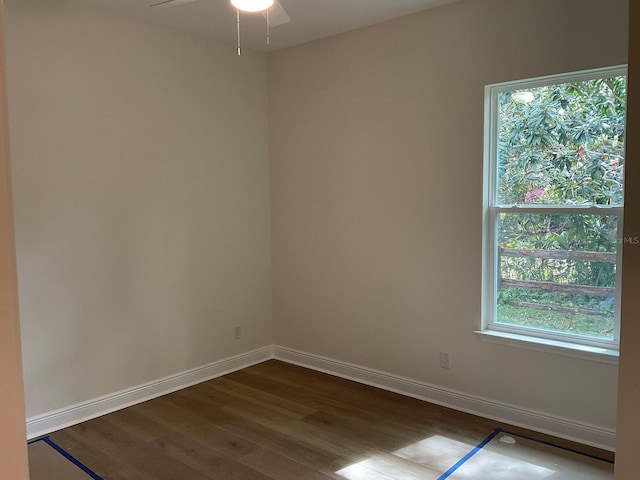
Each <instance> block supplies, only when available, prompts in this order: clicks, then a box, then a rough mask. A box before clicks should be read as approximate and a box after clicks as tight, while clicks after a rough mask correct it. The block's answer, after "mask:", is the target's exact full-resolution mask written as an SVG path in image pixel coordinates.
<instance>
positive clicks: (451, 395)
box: [27, 346, 616, 451]
mask: <svg viewBox="0 0 640 480" xmlns="http://www.w3.org/2000/svg"><path fill="white" fill-rule="evenodd" d="M271 358H276V359H278V360H282V361H284V362H288V363H292V364H295V365H300V366H302V367H306V368H311V369H313V370H318V371H321V372H324V373H328V374H330V375H335V376H337V377H342V378H346V379H349V380H354V381H356V382H359V383H364V384H367V385H371V386H374V387H378V388H382V389H384V390H389V391H392V392H396V393H399V394H402V395H407V396H409V397H413V398H418V399H420V400H425V401H427V402H431V403H435V404H437V405H442V406H445V407H449V408H453V409H455V410H460V411H463V412H467V413H471V414H474V415H478V416H481V417H485V418H489V419H492V420H496V421H499V422H505V423H508V424H511V425H516V426H520V427H524V428H528V429H530V430H534V431H538V432H542V433H547V434H550V435H554V436H557V437H561V438H566V439H568V440H573V441H576V442H579V443H583V444H585V445H592V446H594V447H598V448H602V449H605V450H609V451H615V439H616V433H615V430H613V429H608V428H604V427H598V426H594V425H587V424H584V423H579V422H576V421H574V420H569V419H565V418H560V417H554V416H551V415H548V414H544V413H540V412H535V411H532V410H526V409H523V408H520V407H516V406H513V405H508V404H505V403H500V402H497V401H495V400H490V399H485V398H481V397H477V396H474V395H469V394H466V393H463V392H458V391H455V390H451V389H446V388H442V387H438V386H435V385H430V384H428V383H424V382H419V381H416V380H412V379H409V378H404V377H400V376H397V375H391V374H389V373H385V372H381V371H377V370H373V369H370V368H366V367H362V366H358V365H353V364H350V363H346V362H341V361H338V360H333V359H330V358H326V357H321V356H319V355H314V354H310V353H306V352H301V351H298V350H292V349H289V348H285V347H281V346H267V347H264V348H261V349H258V350H254V351H252V352H248V353H244V354H241V355H236V356H233V357H229V358H226V359H223V360H220V361H217V362H214V363H211V364H209V365H205V366H202V367H198V368H194V369H192V370H188V371H185V372H181V373H178V374H175V375H171V376H169V377H165V378H161V379H159V380H156V381H153V382H149V383H146V384H143V385H139V386H137V387H133V388H129V389H126V390H122V391H120V392H116V393H113V394H111V395H106V396H104V397H100V398H96V399H94V400H90V401H87V402H83V403H79V404H77V405H72V406H70V407H67V408H63V409H60V410H56V411H54V412H49V413H46V414H43V415H37V416H34V417H30V418H28V419H27V437H28V438H29V439H33V438H37V437H39V436H42V435H46V434H48V433H51V432H54V431H56V430H60V429H62V428H66V427H69V426H71V425H76V424H78V423H81V422H84V421H87V420H90V419H92V418H96V417H100V416H102V415H106V414H108V413H111V412H115V411H116V410H121V409H123V408H126V407H129V406H132V405H135V404H138V403H141V402H145V401H147V400H151V399H153V398H156V397H159V396H161V395H166V394H167V393H171V392H175V391H177V390H181V389H183V388H186V387H189V386H191V385H195V384H197V383H201V382H205V381H207V380H211V379H212V378H216V377H219V376H222V375H226V374H227V373H231V372H234V371H236V370H241V369H243V368H246V367H249V366H251V365H255V364H257V363H260V362H264V361H266V360H269V359H271Z"/></svg>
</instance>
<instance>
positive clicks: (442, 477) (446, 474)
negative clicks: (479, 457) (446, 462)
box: [438, 428, 502, 480]
mask: <svg viewBox="0 0 640 480" xmlns="http://www.w3.org/2000/svg"><path fill="white" fill-rule="evenodd" d="M501 432H502V429H501V428H496V429H495V430H494V431H493V433H492V434H491V435H489V436H488V437H487V438H485V439H484V440H483V441H481V442H480V443H479V444H478V445H476V446H475V447H474V448H473V450H471V451H470V452H469V453H467V454H466V455H465V456H464V457H462V458H461V459H460V460H458V461H457V463H456V464H455V465H453V466H452V467H451V468H450V469H449V470H447V471H446V472H444V473H443V474H442V475H440V476H439V477H438V480H445V478H449V477H450V476H451V475H453V473H454V472H455V471H456V470H458V469H459V468H460V467H461V466H462V465H464V464H465V463H466V462H467V461H468V460H469V459H470V458H471V457H473V456H474V455H475V454H476V453H478V452H479V451H480V450H482V448H483V447H484V446H485V445H486V444H487V443H489V442H490V441H491V440H493V439H494V438H495V437H496V435H498V434H499V433H501Z"/></svg>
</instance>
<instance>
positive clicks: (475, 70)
mask: <svg viewBox="0 0 640 480" xmlns="http://www.w3.org/2000/svg"><path fill="white" fill-rule="evenodd" d="M627 7H628V3H627V2H626V0H587V1H583V0H535V1H533V0H473V1H462V2H459V3H455V4H452V5H448V6H443V7H440V8H437V9H433V10H429V11H425V12H422V13H419V14H415V15H412V16H409V17H405V18H402V19H398V20H395V21H392V22H387V23H384V24H380V25H377V26H374V27H371V28H367V29H363V30H359V31H356V32H351V33H348V34H344V35H341V36H338V37H334V38H331V39H327V40H323V41H319V42H315V43H310V44H307V45H303V46H300V47H296V48H291V49H288V50H284V51H280V52H276V53H274V54H271V55H270V57H269V82H270V83H269V85H270V97H269V101H270V103H269V105H270V110H269V113H270V156H271V179H272V183H271V185H272V242H273V243H272V246H273V257H272V258H273V259H272V261H273V265H274V276H273V278H274V297H273V302H274V324H275V340H276V343H277V344H279V345H282V346H285V347H288V348H293V349H298V350H302V351H305V352H310V353H313V354H317V355H322V356H326V357H329V358H333V359H337V360H341V361H345V362H350V363H353V364H357V365H363V366H366V367H368V368H373V369H377V370H382V371H384V372H389V373H392V374H396V375H401V376H404V377H409V378H413V379H417V380H420V381H424V382H428V383H431V384H435V385H438V386H442V387H446V388H452V389H456V390H459V391H462V392H466V393H469V394H472V395H476V396H480V397H484V398H487V399H493V400H497V401H499V402H504V403H507V404H511V405H515V406H519V407H522V408H526V409H529V410H534V411H538V412H542V413H545V414H548V415H553V416H556V417H561V418H567V419H571V420H575V421H577V422H582V423H584V424H587V425H596V426H599V427H604V428H614V427H615V422H616V388H617V387H616V386H617V367H616V366H612V365H606V364H602V363H596V362H593V361H585V360H581V359H577V358H573V357H566V356H558V355H555V354H549V353H542V352H536V351H530V350H524V349H519V348H514V347H509V346H502V345H494V344H488V343H483V342H481V341H480V340H479V339H478V338H477V337H476V335H475V334H474V330H477V329H478V328H479V326H480V303H481V276H482V275H481V274H482V272H481V258H482V249H481V239H482V237H481V224H482V218H481V216H482V162H483V107H484V86H485V85H486V84H491V83H496V82H502V81H508V80H515V79H523V78H530V77H535V76H541V75H547V74H554V73H562V72H568V71H575V70H581V69H588V68H595V67H603V66H608V65H618V64H624V63H626V61H627V30H628V25H627V19H628V12H627ZM590 25H591V26H596V25H597V30H598V32H599V33H598V34H597V35H593V34H590V33H587V30H589V27H588V26H590ZM441 351H442V352H448V353H449V355H450V366H451V368H450V369H448V370H447V369H442V368H440V365H439V356H440V352H441Z"/></svg>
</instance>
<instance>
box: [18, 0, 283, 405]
mask: <svg viewBox="0 0 640 480" xmlns="http://www.w3.org/2000/svg"><path fill="white" fill-rule="evenodd" d="M6 27H7V31H6V35H7V59H8V85H9V107H10V119H11V124H10V127H11V140H12V147H13V161H14V172H13V173H14V175H13V179H14V196H15V212H16V214H15V216H16V241H17V257H18V279H19V293H20V308H21V311H22V320H21V321H22V337H23V355H24V370H25V372H24V375H25V384H26V401H27V414H28V416H33V415H38V414H41V413H45V412H50V411H52V410H55V409H58V408H63V407H67V406H70V405H73V404H75V403H78V402H83V401H85V400H89V399H93V398H96V397H99V396H102V395H107V394H111V393H113V392H116V391H119V390H123V389H126V388H129V387H133V386H136V385H139V384H142V383H146V382H149V381H153V380H156V379H159V378H162V377H165V376H168V375H172V374H175V373H178V372H182V371H184V370H188V369H191V368H195V367H198V366H201V365H206V364H209V363H211V362H214V361H216V360H219V359H223V358H226V357H229V356H232V355H235V354H238V353H242V352H246V351H250V350H253V349H255V348H259V347H262V346H265V345H270V344H271V343H272V323H271V266H270V255H271V246H270V226H269V222H270V218H269V217H270V213H269V209H270V205H269V204H270V199H269V163H268V114H267V79H266V75H267V68H266V58H265V56H264V55H262V54H254V53H251V52H249V51H246V52H244V55H243V56H242V57H239V58H238V57H237V56H236V51H235V49H234V48H233V47H229V46H225V45H222V44H219V43H216V42H214V41H210V40H205V39H200V38H198V37H195V36H189V35H187V34H183V33H180V32H173V31H171V30H163V29H161V28H158V27H151V26H147V25H145V24H142V23H137V22H135V21H132V20H127V19H124V18H118V17H115V16H109V15H106V14H100V13H97V12H92V11H91V10H86V11H85V10H78V9H77V8H76V7H71V6H70V5H69V4H67V3H66V2H65V1H64V0H57V1H55V2H52V1H50V0H9V1H8V2H7V12H6ZM235 325H241V326H242V328H243V338H242V339H241V340H237V341H234V338H233V327H234V326H235Z"/></svg>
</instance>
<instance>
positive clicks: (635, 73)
mask: <svg viewBox="0 0 640 480" xmlns="http://www.w3.org/2000/svg"><path fill="white" fill-rule="evenodd" d="M629 8H630V14H629V96H628V99H627V100H628V104H627V159H626V163H625V175H626V183H625V189H626V194H625V195H626V196H625V207H626V209H625V217H624V230H625V231H624V237H625V238H626V239H627V243H626V244H624V245H625V247H624V252H623V253H624V259H623V270H622V272H623V279H622V325H621V327H622V332H621V341H620V376H619V388H618V431H617V438H616V441H617V444H616V466H615V478H616V480H627V479H632V478H636V477H637V476H638V471H640V456H638V431H639V429H640V411H639V410H638V405H640V383H638V379H639V378H640V349H638V344H639V343H640V322H638V312H640V297H639V296H638V285H640V245H639V244H638V243H637V240H638V239H640V135H639V134H638V132H639V131H640V5H639V4H638V2H632V3H631V4H630V5H629Z"/></svg>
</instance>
